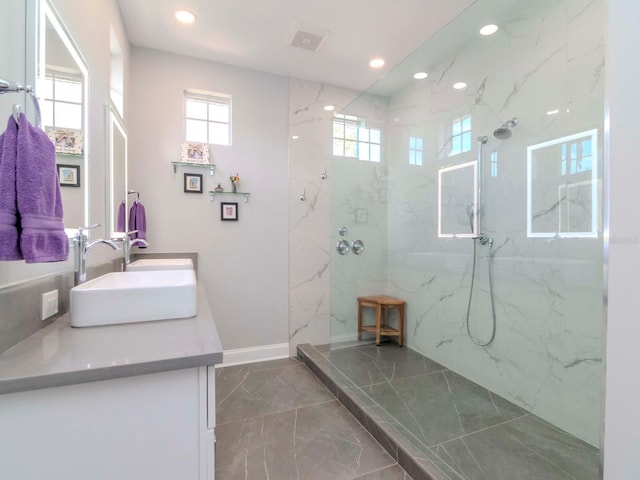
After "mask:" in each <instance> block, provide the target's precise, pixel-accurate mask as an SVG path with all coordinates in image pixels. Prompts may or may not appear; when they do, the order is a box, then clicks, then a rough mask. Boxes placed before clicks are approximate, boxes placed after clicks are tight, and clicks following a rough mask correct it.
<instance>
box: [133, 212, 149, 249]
mask: <svg viewBox="0 0 640 480" xmlns="http://www.w3.org/2000/svg"><path fill="white" fill-rule="evenodd" d="M136 205H137V207H136V230H138V238H141V239H142V240H146V239H147V215H146V213H145V211H144V205H142V204H141V203H140V202H136ZM138 247H139V248H146V247H145V246H144V245H142V244H138Z"/></svg>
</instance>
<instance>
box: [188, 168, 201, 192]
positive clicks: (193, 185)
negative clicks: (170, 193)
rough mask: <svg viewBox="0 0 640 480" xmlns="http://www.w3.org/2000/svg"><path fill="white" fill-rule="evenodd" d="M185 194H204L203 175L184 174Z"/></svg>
mask: <svg viewBox="0 0 640 480" xmlns="http://www.w3.org/2000/svg"><path fill="white" fill-rule="evenodd" d="M184 191H185V193H202V175H201V174H199V173H185V174H184Z"/></svg>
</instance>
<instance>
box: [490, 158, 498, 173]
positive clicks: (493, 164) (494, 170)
mask: <svg viewBox="0 0 640 480" xmlns="http://www.w3.org/2000/svg"><path fill="white" fill-rule="evenodd" d="M491 176H492V177H497V176H498V152H491Z"/></svg>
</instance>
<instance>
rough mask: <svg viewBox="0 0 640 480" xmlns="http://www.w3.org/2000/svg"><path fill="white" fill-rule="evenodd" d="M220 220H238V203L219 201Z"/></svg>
mask: <svg viewBox="0 0 640 480" xmlns="http://www.w3.org/2000/svg"><path fill="white" fill-rule="evenodd" d="M220 220H222V221H230V222H236V221H238V204H237V203H235V202H234V203H230V202H220Z"/></svg>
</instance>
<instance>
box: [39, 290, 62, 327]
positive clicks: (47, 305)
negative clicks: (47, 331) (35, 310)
mask: <svg viewBox="0 0 640 480" xmlns="http://www.w3.org/2000/svg"><path fill="white" fill-rule="evenodd" d="M40 311H41V312H42V315H41V317H40V319H41V320H46V319H47V318H49V317H52V316H53V315H55V314H56V313H58V290H51V291H50V292H47V293H43V294H42V309H41V310H40Z"/></svg>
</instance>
